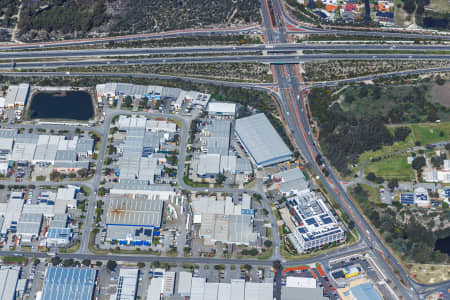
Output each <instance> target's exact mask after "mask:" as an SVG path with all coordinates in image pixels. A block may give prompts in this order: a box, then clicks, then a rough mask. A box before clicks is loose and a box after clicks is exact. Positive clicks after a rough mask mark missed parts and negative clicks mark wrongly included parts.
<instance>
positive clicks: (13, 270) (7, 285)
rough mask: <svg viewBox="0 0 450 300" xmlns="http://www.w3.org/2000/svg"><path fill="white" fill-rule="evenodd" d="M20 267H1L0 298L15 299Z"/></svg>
mask: <svg viewBox="0 0 450 300" xmlns="http://www.w3.org/2000/svg"><path fill="white" fill-rule="evenodd" d="M19 274H20V267H5V266H3V267H2V268H1V269H0V299H2V300H14V299H15V298H16V287H17V281H18V280H19Z"/></svg>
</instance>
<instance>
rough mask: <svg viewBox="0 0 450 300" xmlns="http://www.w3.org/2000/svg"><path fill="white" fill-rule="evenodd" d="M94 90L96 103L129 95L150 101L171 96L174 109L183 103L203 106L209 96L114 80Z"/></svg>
mask: <svg viewBox="0 0 450 300" xmlns="http://www.w3.org/2000/svg"><path fill="white" fill-rule="evenodd" d="M96 91H97V101H98V103H104V102H106V101H109V100H110V99H117V98H118V97H119V96H121V97H125V96H130V97H132V98H135V99H142V98H147V99H148V100H152V101H158V100H161V99H163V98H171V99H173V100H174V102H173V103H172V107H173V108H174V109H180V107H181V106H182V105H183V104H184V103H188V104H190V105H193V106H200V107H202V108H205V107H206V106H207V105H208V102H209V100H210V98H211V95H209V94H204V93H200V92H196V91H183V90H181V89H178V88H169V87H162V86H153V85H149V86H145V85H137V84H130V83H115V82H111V83H105V84H98V85H97V86H96Z"/></svg>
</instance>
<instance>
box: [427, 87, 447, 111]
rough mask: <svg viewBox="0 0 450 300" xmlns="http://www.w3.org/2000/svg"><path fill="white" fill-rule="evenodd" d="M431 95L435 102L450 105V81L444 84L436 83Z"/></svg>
mask: <svg viewBox="0 0 450 300" xmlns="http://www.w3.org/2000/svg"><path fill="white" fill-rule="evenodd" d="M431 97H432V101H433V102H437V103H440V104H442V105H443V106H446V107H450V82H447V83H446V84H444V85H435V86H433V89H432V90H431Z"/></svg>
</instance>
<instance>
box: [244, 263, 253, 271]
mask: <svg viewBox="0 0 450 300" xmlns="http://www.w3.org/2000/svg"><path fill="white" fill-rule="evenodd" d="M242 268H243V269H244V270H247V271H248V272H250V271H251V269H252V266H251V265H249V264H245V265H244V266H243V267H242Z"/></svg>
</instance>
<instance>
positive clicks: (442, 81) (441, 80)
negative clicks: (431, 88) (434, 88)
mask: <svg viewBox="0 0 450 300" xmlns="http://www.w3.org/2000/svg"><path fill="white" fill-rule="evenodd" d="M436 83H437V84H438V85H444V84H445V80H444V79H443V78H442V77H441V76H440V75H438V76H437V77H436Z"/></svg>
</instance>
